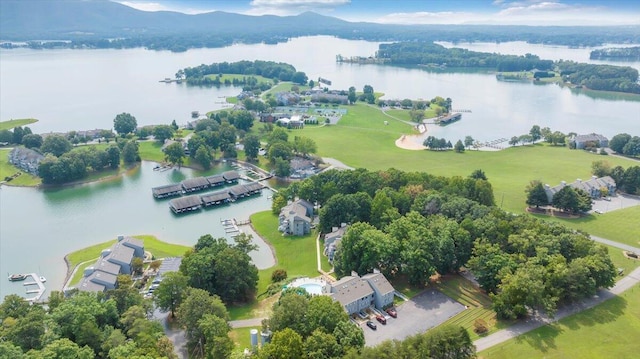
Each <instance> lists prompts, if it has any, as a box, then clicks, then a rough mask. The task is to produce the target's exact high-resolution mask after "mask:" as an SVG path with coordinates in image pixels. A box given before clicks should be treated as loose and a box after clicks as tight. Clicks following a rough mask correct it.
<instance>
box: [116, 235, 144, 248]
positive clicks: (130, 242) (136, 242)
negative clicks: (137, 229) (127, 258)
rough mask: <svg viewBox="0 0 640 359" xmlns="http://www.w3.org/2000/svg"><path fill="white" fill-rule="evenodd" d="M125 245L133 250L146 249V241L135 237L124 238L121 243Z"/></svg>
mask: <svg viewBox="0 0 640 359" xmlns="http://www.w3.org/2000/svg"><path fill="white" fill-rule="evenodd" d="M120 243H122V244H123V245H125V246H127V247H132V248H144V241H143V240H142V239H138V238H133V237H124V239H123V240H121V241H120Z"/></svg>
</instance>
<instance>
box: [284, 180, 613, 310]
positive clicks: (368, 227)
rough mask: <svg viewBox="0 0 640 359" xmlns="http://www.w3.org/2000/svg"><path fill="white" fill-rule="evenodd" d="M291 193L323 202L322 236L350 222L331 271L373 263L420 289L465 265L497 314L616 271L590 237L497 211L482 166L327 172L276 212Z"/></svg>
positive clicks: (367, 268)
mask: <svg viewBox="0 0 640 359" xmlns="http://www.w3.org/2000/svg"><path fill="white" fill-rule="evenodd" d="M293 198H301V199H306V200H309V201H310V202H312V203H314V202H315V201H317V202H318V203H319V204H320V205H321V209H320V223H319V228H320V230H321V231H322V232H324V233H326V232H329V231H331V229H332V228H333V227H338V226H340V224H341V223H350V224H351V225H350V227H349V229H348V230H347V232H346V234H345V236H344V237H343V239H342V241H341V243H340V245H339V246H338V250H337V253H336V257H335V259H334V265H335V271H336V274H337V275H338V276H344V275H348V274H349V273H351V271H356V272H358V273H368V272H371V271H372V270H373V269H379V270H380V271H381V272H382V273H384V274H385V275H387V276H389V277H391V278H394V277H398V276H402V277H404V278H406V280H408V282H409V283H412V284H413V285H417V286H420V285H424V284H425V283H428V281H429V278H430V277H431V276H432V275H434V274H436V273H439V274H446V273H451V272H456V271H458V270H459V269H460V267H462V266H466V267H467V268H469V269H470V270H471V271H472V272H473V274H474V275H475V276H476V278H477V279H478V282H479V283H480V286H481V287H482V288H483V289H485V290H486V291H487V292H489V293H491V296H492V299H493V303H494V310H495V311H496V313H497V314H498V316H499V317H501V318H521V317H524V316H526V315H528V314H529V313H530V311H532V310H540V311H544V312H547V313H554V312H555V310H556V308H557V307H558V305H560V304H563V303H567V302H572V301H575V300H578V299H581V298H584V297H587V296H590V295H593V294H595V292H596V290H597V289H599V288H603V287H609V286H611V285H612V284H613V282H614V278H615V276H616V271H615V267H614V266H613V264H612V262H611V259H610V258H609V256H608V254H607V250H606V248H605V247H603V246H601V245H599V244H597V243H595V242H593V241H591V240H590V239H589V237H588V235H586V234H584V233H576V232H575V231H574V230H572V229H569V228H566V227H564V226H562V225H559V224H555V223H549V222H545V221H541V220H538V219H535V218H532V217H529V216H525V215H513V214H511V213H507V212H505V211H503V210H501V209H498V208H496V207H495V206H494V197H493V191H492V189H491V184H490V183H489V182H488V181H487V179H486V177H485V176H484V173H483V172H482V171H474V173H472V175H471V176H469V177H466V178H462V177H450V178H445V177H438V176H433V175H429V174H426V173H417V172H412V173H405V172H401V171H397V170H394V169H390V170H387V171H379V172H370V171H367V170H364V169H358V170H355V171H335V170H332V171H327V172H323V173H321V174H319V175H317V176H314V177H311V178H309V179H306V180H304V181H302V182H299V183H296V184H293V185H292V186H290V187H289V188H288V189H287V190H284V191H281V192H280V193H278V194H277V195H275V196H274V201H273V210H274V211H275V212H276V213H277V212H278V211H279V210H280V208H282V206H284V205H285V204H286V203H287V200H291V199H293Z"/></svg>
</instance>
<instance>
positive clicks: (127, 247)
mask: <svg viewBox="0 0 640 359" xmlns="http://www.w3.org/2000/svg"><path fill="white" fill-rule="evenodd" d="M135 258H144V242H142V241H141V240H139V239H136V238H133V237H125V236H118V241H117V242H116V243H115V244H114V245H113V246H111V248H109V249H105V250H103V251H102V253H101V254H100V258H98V260H97V261H96V263H95V264H94V265H93V266H91V267H88V268H86V269H85V270H84V274H83V278H82V279H81V280H80V283H78V285H77V288H78V290H80V291H88V292H103V291H105V290H107V289H114V288H115V287H116V283H117V279H118V275H120V274H131V273H132V266H133V260H134V259H135Z"/></svg>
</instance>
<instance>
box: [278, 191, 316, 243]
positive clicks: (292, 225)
mask: <svg viewBox="0 0 640 359" xmlns="http://www.w3.org/2000/svg"><path fill="white" fill-rule="evenodd" d="M312 217H313V204H311V203H310V202H308V201H305V200H301V199H299V200H296V201H293V202H292V203H290V204H288V205H286V206H284V207H283V208H282V209H281V210H280V215H279V216H278V230H279V231H280V232H283V233H284V234H291V235H294V236H303V235H305V234H309V233H310V232H311V218H312Z"/></svg>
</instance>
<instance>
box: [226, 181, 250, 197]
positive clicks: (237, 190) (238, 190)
mask: <svg viewBox="0 0 640 359" xmlns="http://www.w3.org/2000/svg"><path fill="white" fill-rule="evenodd" d="M229 193H230V194H231V195H232V196H235V197H238V196H241V195H244V194H247V193H249V190H248V189H247V187H246V186H245V185H242V184H239V185H235V186H233V187H231V188H229Z"/></svg>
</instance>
